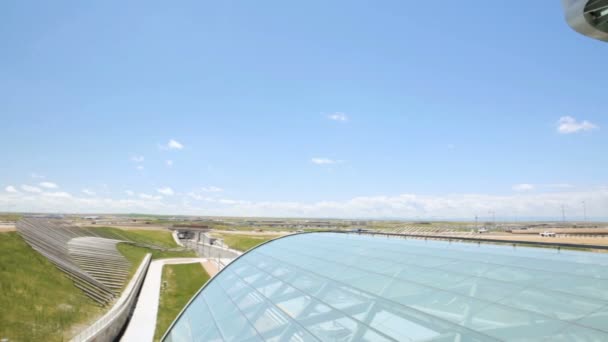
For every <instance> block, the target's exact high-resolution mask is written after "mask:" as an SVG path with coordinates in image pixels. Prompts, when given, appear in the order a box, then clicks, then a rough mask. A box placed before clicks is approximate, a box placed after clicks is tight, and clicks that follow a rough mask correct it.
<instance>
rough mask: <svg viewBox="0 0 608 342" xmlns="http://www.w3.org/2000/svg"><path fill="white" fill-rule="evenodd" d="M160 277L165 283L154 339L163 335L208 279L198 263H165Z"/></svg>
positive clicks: (156, 339)
mask: <svg viewBox="0 0 608 342" xmlns="http://www.w3.org/2000/svg"><path fill="white" fill-rule="evenodd" d="M162 279H163V284H164V283H165V282H166V284H167V285H166V287H164V288H163V289H161V295H160V303H159V306H158V317H157V320H156V332H155V335H154V340H155V341H158V340H159V339H160V338H161V337H162V336H163V334H164V333H165V331H166V330H167V329H168V328H169V325H170V324H171V322H173V320H175V318H176V317H177V315H178V314H179V313H180V311H181V310H182V309H183V307H184V306H185V305H186V304H187V303H188V301H189V300H190V298H192V296H193V295H194V294H195V293H196V291H198V290H199V289H200V288H201V286H203V284H205V283H206V282H207V280H209V275H208V274H207V272H205V270H204V269H203V267H202V265H201V264H200V263H196V264H184V265H165V266H164V267H163V278H162Z"/></svg>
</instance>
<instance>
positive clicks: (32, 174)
mask: <svg viewBox="0 0 608 342" xmlns="http://www.w3.org/2000/svg"><path fill="white" fill-rule="evenodd" d="M30 176H31V177H32V178H34V179H44V178H46V177H45V176H43V175H39V174H37V173H35V172H32V173H31V174H30Z"/></svg>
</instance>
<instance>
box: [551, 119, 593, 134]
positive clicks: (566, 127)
mask: <svg viewBox="0 0 608 342" xmlns="http://www.w3.org/2000/svg"><path fill="white" fill-rule="evenodd" d="M598 128H599V126H597V125H596V124H594V123H591V122H589V121H587V120H583V121H577V120H576V119H575V118H573V117H571V116H562V117H561V118H559V120H558V121H557V131H558V132H559V133H561V134H571V133H578V132H584V131H591V130H594V129H598Z"/></svg>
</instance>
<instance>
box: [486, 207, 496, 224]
mask: <svg viewBox="0 0 608 342" xmlns="http://www.w3.org/2000/svg"><path fill="white" fill-rule="evenodd" d="M488 213H490V214H492V226H494V227H496V212H495V211H494V210H492V211H489V212H488Z"/></svg>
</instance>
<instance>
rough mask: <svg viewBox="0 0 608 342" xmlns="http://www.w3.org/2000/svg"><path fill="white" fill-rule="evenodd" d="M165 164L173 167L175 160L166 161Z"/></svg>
mask: <svg viewBox="0 0 608 342" xmlns="http://www.w3.org/2000/svg"><path fill="white" fill-rule="evenodd" d="M165 164H167V166H168V167H172V166H173V160H165Z"/></svg>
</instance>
